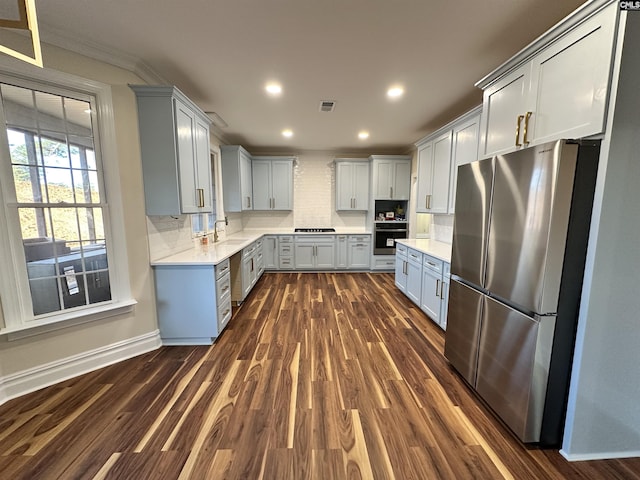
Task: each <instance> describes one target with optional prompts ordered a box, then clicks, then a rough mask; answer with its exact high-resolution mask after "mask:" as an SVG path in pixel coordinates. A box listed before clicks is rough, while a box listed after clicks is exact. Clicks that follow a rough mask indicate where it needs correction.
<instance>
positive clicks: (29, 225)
mask: <svg viewBox="0 0 640 480" xmlns="http://www.w3.org/2000/svg"><path fill="white" fill-rule="evenodd" d="M18 216H19V217H20V228H21V231H22V239H23V243H24V244H25V252H26V250H27V247H26V245H27V243H38V242H42V241H44V240H49V241H51V223H50V220H49V209H48V208H20V209H19V210H18ZM63 246H64V245H60V248H62V247H63ZM48 248H49V250H44V251H43V250H42V249H43V247H42V246H40V245H33V246H32V247H31V248H30V249H31V250H32V251H33V256H30V255H27V262H28V261H30V259H31V260H37V259H40V258H50V257H52V256H53V246H50V247H48ZM49 251H51V253H50V254H49V253H48V252H49ZM38 252H40V253H38ZM43 252H44V253H46V254H44V253H43ZM35 257H38V258H35Z"/></svg>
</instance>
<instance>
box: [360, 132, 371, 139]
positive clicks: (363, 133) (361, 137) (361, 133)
mask: <svg viewBox="0 0 640 480" xmlns="http://www.w3.org/2000/svg"><path fill="white" fill-rule="evenodd" d="M358 138H359V139H360V140H366V139H367V138H369V132H367V131H365V130H362V131H361V132H358Z"/></svg>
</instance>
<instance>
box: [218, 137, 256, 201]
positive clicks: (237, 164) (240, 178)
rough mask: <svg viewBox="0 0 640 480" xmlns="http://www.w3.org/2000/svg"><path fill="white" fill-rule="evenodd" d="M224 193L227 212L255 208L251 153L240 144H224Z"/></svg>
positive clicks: (222, 148) (222, 152)
mask: <svg viewBox="0 0 640 480" xmlns="http://www.w3.org/2000/svg"><path fill="white" fill-rule="evenodd" d="M220 152H221V154H222V184H223V189H222V195H223V198H224V210H225V211H226V212H242V211H244V210H253V181H252V178H253V176H252V169H251V155H250V154H249V152H247V151H246V150H245V149H244V148H242V147H241V146H240V145H223V146H221V147H220Z"/></svg>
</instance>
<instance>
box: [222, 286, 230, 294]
mask: <svg viewBox="0 0 640 480" xmlns="http://www.w3.org/2000/svg"><path fill="white" fill-rule="evenodd" d="M227 290H229V285H225V286H224V287H222V292H223V293H224V292H226V291H227Z"/></svg>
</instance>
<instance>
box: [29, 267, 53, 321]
mask: <svg viewBox="0 0 640 480" xmlns="http://www.w3.org/2000/svg"><path fill="white" fill-rule="evenodd" d="M29 275H31V273H30V274H29ZM29 288H30V289H31V301H32V303H33V314H34V315H42V314H44V313H50V312H56V311H58V310H60V297H59V296H58V279H57V278H45V279H31V280H29Z"/></svg>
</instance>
